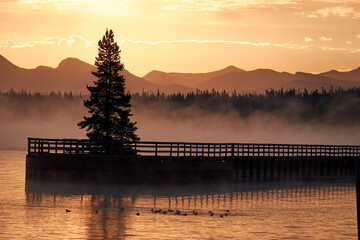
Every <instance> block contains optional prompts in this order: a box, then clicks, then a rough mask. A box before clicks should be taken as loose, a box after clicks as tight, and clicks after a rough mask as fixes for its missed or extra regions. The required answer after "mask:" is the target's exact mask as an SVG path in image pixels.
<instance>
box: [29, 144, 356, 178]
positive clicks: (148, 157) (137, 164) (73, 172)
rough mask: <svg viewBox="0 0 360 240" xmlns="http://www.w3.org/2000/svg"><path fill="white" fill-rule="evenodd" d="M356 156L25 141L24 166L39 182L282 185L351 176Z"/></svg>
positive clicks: (330, 149) (351, 149)
mask: <svg viewBox="0 0 360 240" xmlns="http://www.w3.org/2000/svg"><path fill="white" fill-rule="evenodd" d="M359 155H360V146H351V145H299V144H255V143H189V142H145V141H139V142H120V141H97V140H88V139H86V140H85V139H84V140H78V139H43V138H29V139H28V155H27V163H26V164H27V177H34V176H35V177H39V178H41V177H47V178H49V177H50V178H51V177H52V176H53V174H52V173H51V174H48V173H50V172H52V171H54V170H56V172H57V174H56V175H57V176H58V175H59V174H58V172H59V171H61V172H65V173H66V174H65V175H66V176H67V178H71V177H75V176H76V177H79V178H80V179H83V178H84V177H83V175H84V174H85V175H87V176H89V174H88V173H89V172H91V175H90V176H91V178H94V179H97V180H99V179H104V178H105V179H104V181H107V180H108V179H106V177H107V176H109V175H112V177H113V176H114V175H115V176H116V178H117V180H119V181H122V182H127V181H141V182H143V183H147V182H149V183H150V182H153V181H155V180H156V182H157V181H163V180H164V179H166V182H176V181H178V180H182V181H184V182H186V183H191V182H198V181H200V182H212V181H218V180H219V179H220V180H224V181H230V182H242V181H284V180H304V179H332V178H347V177H354V176H355V159H356V158H358V156H359ZM43 169H46V171H43ZM45 175H46V176H45ZM48 175H50V176H48ZM85 178H86V179H88V177H85Z"/></svg>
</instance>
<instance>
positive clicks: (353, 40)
mask: <svg viewBox="0 0 360 240" xmlns="http://www.w3.org/2000/svg"><path fill="white" fill-rule="evenodd" d="M358 26H360V2H359V1H355V0H344V1H340V0H318V1H307V0H271V1H263V0H232V1H227V0H225V1H223V0H210V1H205V0H147V1H145V0H144V1H142V0H102V1H100V0H88V1H85V0H75V1H70V0H19V1H15V0H3V1H0V54H1V55H4V56H5V57H6V58H8V59H9V60H11V61H12V62H14V63H15V64H17V65H19V66H21V67H36V66H38V65H50V66H56V65H57V64H58V63H59V61H61V60H62V59H64V58H66V57H76V58H79V59H81V60H84V61H87V62H89V63H93V62H94V57H95V56H96V52H97V44H96V42H97V40H98V39H99V38H100V37H101V36H102V35H103V34H104V32H105V29H106V28H111V29H113V30H114V32H115V37H116V40H117V41H118V42H119V43H120V44H121V50H122V54H121V56H122V60H123V61H124V63H125V65H126V68H127V69H128V70H130V71H132V72H133V73H135V74H138V75H144V74H146V73H147V72H148V71H150V70H153V69H158V70H163V71H182V72H202V71H209V70H213V69H219V68H222V67H225V66H227V65H236V66H238V67H240V68H243V69H246V70H251V69H255V68H272V69H275V70H279V71H289V72H294V71H307V72H320V71H326V70H329V69H339V70H348V69H352V68H356V67H358V66H359V65H360V60H359V59H360V37H359V36H360V30H359V27H358Z"/></svg>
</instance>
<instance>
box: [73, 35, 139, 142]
mask: <svg viewBox="0 0 360 240" xmlns="http://www.w3.org/2000/svg"><path fill="white" fill-rule="evenodd" d="M98 45H99V54H98V57H96V61H95V66H97V71H96V72H92V74H93V75H94V76H95V77H97V78H98V79H97V80H96V81H94V86H87V89H88V90H89V92H90V98H89V99H87V100H84V106H85V107H87V108H88V109H89V110H88V112H89V113H90V114H91V116H90V117H86V116H85V117H84V120H83V121H81V122H79V123H78V126H79V127H80V128H81V129H83V128H86V131H87V133H86V136H87V137H88V138H89V139H97V140H121V141H138V140H139V138H138V137H137V135H136V134H135V131H136V129H137V127H136V126H135V125H136V122H132V121H130V119H129V117H130V116H132V114H131V104H130V99H131V95H130V94H129V93H127V92H125V78H124V76H123V75H120V72H121V70H122V69H123V68H124V65H123V64H122V63H121V62H120V49H119V46H118V44H117V42H115V41H114V33H113V31H112V30H108V29H106V32H105V35H104V36H103V38H102V39H101V40H99V42H98Z"/></svg>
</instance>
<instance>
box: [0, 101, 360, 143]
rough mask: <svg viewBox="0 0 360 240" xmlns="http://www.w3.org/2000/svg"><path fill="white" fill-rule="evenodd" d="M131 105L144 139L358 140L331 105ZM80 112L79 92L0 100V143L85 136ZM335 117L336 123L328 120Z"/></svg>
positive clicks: (352, 127) (355, 128) (356, 129)
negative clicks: (312, 115)
mask: <svg viewBox="0 0 360 240" xmlns="http://www.w3.org/2000/svg"><path fill="white" fill-rule="evenodd" d="M132 104H133V108H132V113H133V117H132V119H133V120H135V121H137V127H138V131H137V134H138V135H139V137H140V138H141V140H144V141H184V142H211V143H217V142H218V143H222V142H224V143H284V144H286V143H299V144H349V145H357V144H359V142H360V134H359V133H360V126H359V125H358V124H356V122H355V123H352V122H350V123H344V124H342V123H341V122H342V121H341V118H344V119H346V114H350V113H349V110H347V111H345V110H344V111H343V112H344V114H342V115H341V116H340V115H339V110H337V111H334V113H333V112H331V111H330V112H329V113H328V114H327V116H326V117H324V118H323V119H320V120H317V121H302V120H300V119H299V118H298V116H296V113H293V112H292V111H293V109H291V107H289V108H286V109H285V110H284V111H287V112H286V113H282V114H279V113H271V112H267V113H266V112H261V111H254V112H251V113H250V114H248V115H247V116H242V115H241V114H239V112H238V111H236V110H235V109H233V108H225V109H222V110H221V111H220V112H219V111H211V110H209V109H204V108H199V107H198V106H196V105H188V106H186V107H183V106H179V105H176V104H169V103H163V104H161V103H160V104H159V103H151V102H150V103H146V104H145V103H144V102H142V101H139V100H136V99H133V101H132ZM296 107H298V106H296V105H293V108H296ZM340 112H341V111H340ZM86 114H87V112H86V108H85V107H84V106H83V104H82V98H81V97H79V98H75V99H72V100H66V99H65V100H59V99H56V98H54V99H50V100H49V99H47V100H44V99H43V100H39V101H34V100H31V101H7V102H4V101H2V102H1V103H0V122H1V124H0V148H1V149H26V146H27V138H28V137H43V138H86V135H85V130H81V129H79V128H78V127H77V123H78V122H79V121H81V120H82V118H83V116H84V115H86ZM284 116H285V117H284ZM286 116H287V117H286ZM288 118H293V119H295V121H294V120H291V119H290V120H289V119H288ZM337 118H339V119H340V120H337V122H340V123H339V124H337V123H336V124H334V123H329V122H331V121H334V119H335V120H336V119H337ZM297 119H299V120H297Z"/></svg>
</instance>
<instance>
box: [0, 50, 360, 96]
mask: <svg viewBox="0 0 360 240" xmlns="http://www.w3.org/2000/svg"><path fill="white" fill-rule="evenodd" d="M92 71H96V67H95V66H93V65H91V64H88V63H86V62H83V61H81V60H79V59H76V58H67V59H64V60H63V61H61V62H60V63H59V65H58V67H56V68H52V67H47V66H39V67H37V68H35V69H25V68H21V67H18V66H16V65H15V64H13V63H11V62H10V61H9V60H7V59H6V58H5V57H3V56H1V55H0V73H1V74H0V90H1V91H7V90H10V89H14V90H17V91H19V90H26V91H32V92H33V91H40V92H50V91H72V92H75V93H87V89H86V85H91V84H92V83H93V81H95V80H96V78H95V77H94V76H93V75H92V74H91V72H92ZM122 74H123V75H124V77H125V78H126V89H127V90H129V91H130V92H132V93H135V92H142V91H153V92H155V91H157V90H159V91H160V92H164V93H177V92H181V93H184V92H188V91H192V90H195V89H201V90H206V89H208V90H211V89H215V90H219V91H222V90H226V91H229V92H232V91H234V90H236V91H237V92H240V93H241V92H258V93H260V92H264V91H265V90H267V89H270V88H273V89H275V90H277V89H281V88H283V89H289V88H295V89H300V90H303V89H305V88H306V89H308V90H309V91H311V90H315V89H321V88H325V89H329V88H331V87H333V88H337V87H342V88H350V87H360V67H359V68H357V69H354V70H351V71H348V72H340V71H336V70H331V71H329V72H324V73H320V74H311V73H304V72H297V73H295V74H291V73H287V72H277V71H274V70H271V69H256V70H253V71H245V70H242V69H240V68H237V67H235V66H228V67H226V68H224V69H221V70H217V71H213V72H208V73H176V72H171V73H167V72H161V71H151V72H149V73H148V74H146V75H145V76H143V77H138V76H135V75H134V74H132V73H130V72H129V71H127V70H126V69H123V71H122Z"/></svg>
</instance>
